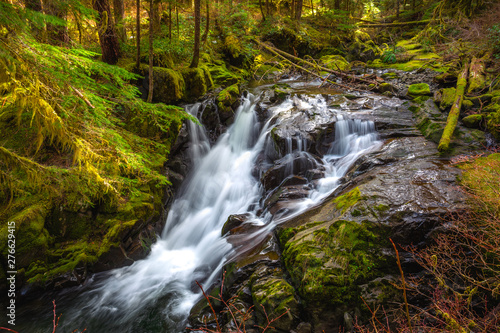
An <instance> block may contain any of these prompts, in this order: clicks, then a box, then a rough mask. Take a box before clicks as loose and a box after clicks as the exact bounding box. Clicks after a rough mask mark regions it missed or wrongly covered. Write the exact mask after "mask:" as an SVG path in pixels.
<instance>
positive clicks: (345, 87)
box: [256, 40, 365, 91]
mask: <svg viewBox="0 0 500 333" xmlns="http://www.w3.org/2000/svg"><path fill="white" fill-rule="evenodd" d="M256 42H257V43H258V44H259V45H261V46H262V47H264V48H265V49H267V50H268V51H269V52H271V53H273V54H275V55H276V56H278V57H279V58H281V59H283V60H285V61H287V62H288V63H289V64H290V65H292V66H294V67H296V68H298V69H300V70H301V71H304V72H306V73H308V74H311V75H314V76H316V77H318V78H320V79H323V77H321V75H319V74H316V73H314V72H313V71H310V70H308V69H307V68H305V67H302V66H300V65H297V64H296V63H294V62H293V61H291V60H289V59H287V58H285V57H284V56H282V55H281V54H279V53H278V52H276V51H275V50H274V48H272V47H270V46H268V45H266V44H264V43H262V42H259V41H257V40H256ZM299 59H300V58H299ZM323 80H324V81H323V83H324V82H328V83H330V84H333V85H336V86H339V87H342V88H344V89H349V90H356V91H365V90H362V89H357V88H353V87H349V86H346V85H344V84H340V83H337V82H334V81H332V80H328V78H326V79H323Z"/></svg>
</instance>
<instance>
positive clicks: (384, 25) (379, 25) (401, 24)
mask: <svg viewBox="0 0 500 333" xmlns="http://www.w3.org/2000/svg"><path fill="white" fill-rule="evenodd" d="M430 21H431V20H422V21H410V22H394V23H376V24H359V25H358V27H360V28H393V27H404V26H407V25H411V26H414V25H426V24H428V23H429V22H430Z"/></svg>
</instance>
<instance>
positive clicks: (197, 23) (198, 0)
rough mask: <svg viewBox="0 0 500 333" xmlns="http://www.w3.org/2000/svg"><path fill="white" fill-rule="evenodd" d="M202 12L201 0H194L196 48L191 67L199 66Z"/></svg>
mask: <svg viewBox="0 0 500 333" xmlns="http://www.w3.org/2000/svg"><path fill="white" fill-rule="evenodd" d="M200 12H201V0H194V49H193V61H191V65H190V66H189V67H191V68H196V67H198V62H199V60H200V23H201V22H200V21H201V18H200V16H201V15H200Z"/></svg>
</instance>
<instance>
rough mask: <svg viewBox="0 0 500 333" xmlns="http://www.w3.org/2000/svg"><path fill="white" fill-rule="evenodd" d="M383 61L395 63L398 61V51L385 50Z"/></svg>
mask: <svg viewBox="0 0 500 333" xmlns="http://www.w3.org/2000/svg"><path fill="white" fill-rule="evenodd" d="M381 59H382V62H383V63H385V64H395V63H396V61H397V60H396V53H395V52H394V51H393V50H385V51H384V53H382V57H381Z"/></svg>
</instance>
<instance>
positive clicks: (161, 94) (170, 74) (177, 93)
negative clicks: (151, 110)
mask: <svg viewBox="0 0 500 333" xmlns="http://www.w3.org/2000/svg"><path fill="white" fill-rule="evenodd" d="M143 75H144V76H145V77H146V80H145V83H144V84H143V86H145V88H146V91H147V89H148V88H149V85H148V84H149V83H148V82H149V71H147V72H146V73H144V74H143ZM184 89H185V83H184V79H183V77H182V75H181V74H180V73H179V72H177V71H174V70H172V69H167V68H161V67H153V101H154V102H161V103H165V104H175V103H177V102H179V101H180V100H182V99H183V98H184ZM145 96H147V92H146V94H145Z"/></svg>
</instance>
